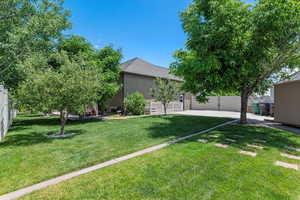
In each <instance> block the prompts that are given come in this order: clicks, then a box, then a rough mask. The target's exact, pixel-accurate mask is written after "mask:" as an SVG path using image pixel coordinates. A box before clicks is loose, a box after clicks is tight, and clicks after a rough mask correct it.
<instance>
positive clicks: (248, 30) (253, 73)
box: [172, 0, 300, 101]
mask: <svg viewBox="0 0 300 200" xmlns="http://www.w3.org/2000/svg"><path fill="white" fill-rule="evenodd" d="M299 11H300V7H299V2H298V1H296V0H276V1H275V0H259V1H258V2H257V4H256V5H255V6H251V5H248V4H246V3H244V2H241V1H239V0H194V1H193V3H192V4H191V5H190V6H189V8H188V9H186V10H185V11H184V12H182V13H181V20H182V24H183V29H184V31H185V33H186V34H187V36H188V39H187V42H186V49H183V50H178V51H177V52H176V53H175V58H176V62H175V63H173V64H172V69H173V72H174V73H175V74H176V75H178V76H181V77H184V79H185V83H184V88H185V89H186V90H187V91H190V92H192V93H194V94H198V95H199V100H201V101H204V100H205V99H206V96H208V95H210V94H218V93H224V92H225V93H236V92H238V93H240V94H244V95H245V96H247V97H249V95H251V94H253V93H264V92H265V91H266V90H267V89H268V88H269V87H270V86H271V85H272V84H273V82H274V80H276V79H274V77H276V76H277V77H278V76H286V75H287V73H286V72H288V71H289V70H283V69H286V68H295V67H296V66H298V62H299V47H300V45H299V33H300V12H299Z"/></svg>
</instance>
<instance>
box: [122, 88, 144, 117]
mask: <svg viewBox="0 0 300 200" xmlns="http://www.w3.org/2000/svg"><path fill="white" fill-rule="evenodd" d="M145 105H146V100H145V98H144V95H143V94H141V93H138V92H136V93H133V94H131V95H129V96H127V97H126V99H125V101H124V106H125V114H129V113H131V114H133V115H143V114H144V113H145Z"/></svg>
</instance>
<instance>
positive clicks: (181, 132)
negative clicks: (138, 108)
mask: <svg viewBox="0 0 300 200" xmlns="http://www.w3.org/2000/svg"><path fill="white" fill-rule="evenodd" d="M158 117H159V116H158ZM164 120H168V121H167V122H155V123H152V126H151V127H150V128H149V130H150V136H151V137H161V138H170V137H171V138H172V137H175V138H179V137H184V136H187V135H191V134H194V133H197V132H201V131H202V130H206V129H208V128H211V127H213V126H216V125H219V124H222V123H224V122H226V120H227V121H228V119H225V118H209V117H199V116H195V117H191V116H188V117H186V116H174V117H172V118H165V119H164ZM213 122H214V123H213ZM184 127H185V128H184ZM191 127H193V128H191ZM212 134H213V135H217V136H218V137H217V138H211V137H208V136H209V135H212ZM199 138H201V139H205V140H207V142H208V143H210V142H214V143H222V144H227V145H230V146H233V147H236V148H239V149H242V150H249V151H256V150H255V149H254V148H253V147H249V146H248V145H256V146H262V147H264V149H263V150H265V151H268V150H269V149H270V148H277V149H279V150H281V151H285V152H290V153H296V152H295V151H290V150H288V149H287V147H294V148H300V140H299V138H298V137H297V136H296V135H294V134H293V133H289V132H287V131H282V130H280V129H275V128H271V127H264V126H257V125H246V126H244V125H238V124H234V125H228V126H225V127H221V128H218V129H215V130H213V131H211V132H208V133H205V134H201V135H199V136H195V137H193V138H190V139H187V140H183V141H181V142H179V143H188V142H194V141H195V140H196V139H199ZM230 140H234V142H233V141H230ZM255 140H256V141H255ZM257 140H258V141H257ZM264 141H265V142H264Z"/></svg>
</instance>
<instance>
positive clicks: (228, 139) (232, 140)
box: [225, 138, 236, 142]
mask: <svg viewBox="0 0 300 200" xmlns="http://www.w3.org/2000/svg"><path fill="white" fill-rule="evenodd" d="M225 140H226V141H227V142H236V140H234V139H230V138H226V139H225Z"/></svg>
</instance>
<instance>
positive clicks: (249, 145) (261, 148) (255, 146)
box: [247, 144, 264, 150]
mask: <svg viewBox="0 0 300 200" xmlns="http://www.w3.org/2000/svg"><path fill="white" fill-rule="evenodd" d="M247 147H251V148H254V149H257V150H263V149H264V147H262V146H257V145H254V144H247Z"/></svg>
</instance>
